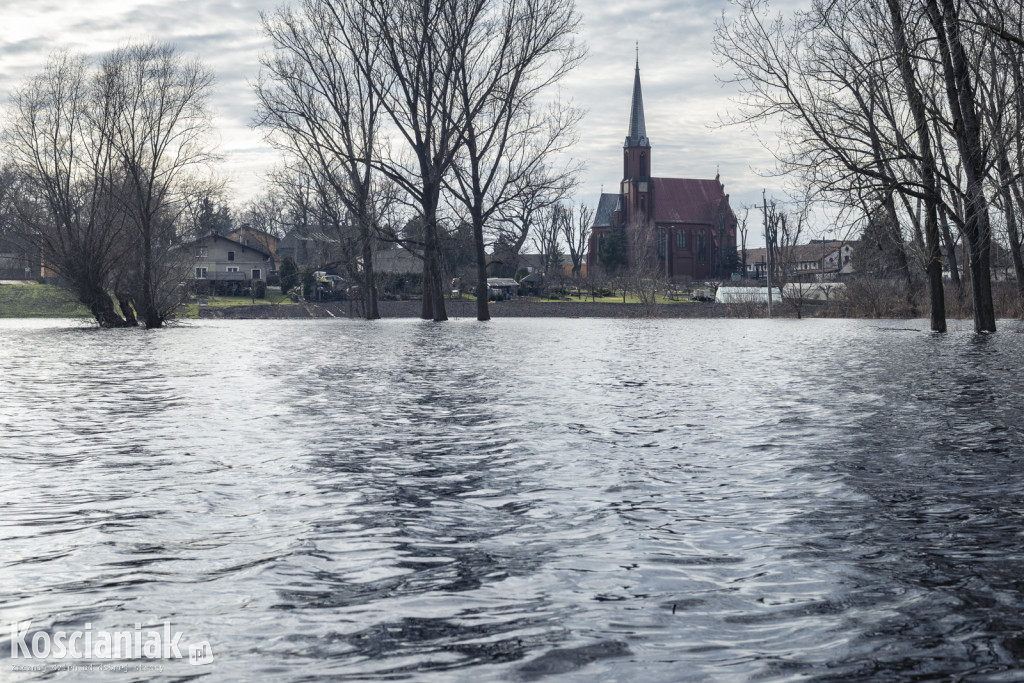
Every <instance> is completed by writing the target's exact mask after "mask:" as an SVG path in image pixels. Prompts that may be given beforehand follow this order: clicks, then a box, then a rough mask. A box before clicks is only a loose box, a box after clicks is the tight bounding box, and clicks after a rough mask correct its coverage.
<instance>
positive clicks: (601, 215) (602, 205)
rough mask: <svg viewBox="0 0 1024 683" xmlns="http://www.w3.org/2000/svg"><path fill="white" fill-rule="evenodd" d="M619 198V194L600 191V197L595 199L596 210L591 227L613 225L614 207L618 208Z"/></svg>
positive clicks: (620, 196)
mask: <svg viewBox="0 0 1024 683" xmlns="http://www.w3.org/2000/svg"><path fill="white" fill-rule="evenodd" d="M621 198H622V195H619V194H609V193H607V192H602V193H601V198H600V199H598V200H597V210H596V211H595V212H594V225H593V227H595V228H612V227H615V209H616V208H618V205H619V200H620V199H621Z"/></svg>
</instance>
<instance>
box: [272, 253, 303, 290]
mask: <svg viewBox="0 0 1024 683" xmlns="http://www.w3.org/2000/svg"><path fill="white" fill-rule="evenodd" d="M277 275H278V277H279V278H281V293H282V294H287V293H288V292H289V291H290V290H292V289H294V288H295V287H297V286H298V285H299V267H298V266H296V265H295V259H293V258H292V257H291V256H285V257H284V258H283V259H281V266H280V267H279V268H278V269H277Z"/></svg>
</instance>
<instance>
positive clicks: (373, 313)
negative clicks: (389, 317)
mask: <svg viewBox="0 0 1024 683" xmlns="http://www.w3.org/2000/svg"><path fill="white" fill-rule="evenodd" d="M363 301H364V305H363V315H364V316H365V317H366V319H367V320H378V319H380V310H379V309H378V307H377V280H376V278H375V277H374V271H373V244H372V242H371V240H370V234H369V231H368V230H363Z"/></svg>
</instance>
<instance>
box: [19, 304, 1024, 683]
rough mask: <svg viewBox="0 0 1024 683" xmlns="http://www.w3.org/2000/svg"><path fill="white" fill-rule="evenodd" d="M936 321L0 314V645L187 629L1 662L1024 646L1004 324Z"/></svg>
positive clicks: (481, 661)
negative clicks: (136, 323)
mask: <svg viewBox="0 0 1024 683" xmlns="http://www.w3.org/2000/svg"><path fill="white" fill-rule="evenodd" d="M959 325H960V328H961V329H959V330H955V331H952V332H951V333H949V334H948V335H945V336H936V335H932V334H930V333H928V332H927V331H926V330H927V323H926V322H925V321H897V322H879V321H864V320H859V321H850V320H804V321H796V320H597V319H592V320H564V319H499V320H494V321H492V322H490V323H487V324H478V323H476V322H474V321H452V322H449V323H445V324H433V323H425V322H420V321H416V320H391V321H379V322H373V323H367V322H361V321H347V320H298V321H289V320H280V321H231V320H223V321H197V322H193V323H190V324H187V325H184V326H181V327H177V328H173V329H167V330H161V331H154V332H145V331H143V330H114V331H98V330H94V329H90V328H88V327H85V326H82V325H79V324H78V323H76V322H75V321H52V320H51V321H46V320H41V321H40V320H37V321H28V320H0V467H2V472H3V475H2V477H0V567H2V568H0V653H2V656H3V657H5V658H6V657H9V656H10V653H11V651H12V648H13V649H14V650H16V651H17V650H19V649H20V643H21V642H25V643H27V644H28V645H29V646H31V644H32V642H33V636H34V635H35V634H43V635H41V636H39V640H40V642H42V641H43V640H46V641H47V642H48V643H49V642H51V641H52V640H53V638H54V637H55V634H56V633H58V632H61V631H63V632H65V633H72V632H75V631H81V632H85V631H89V632H91V633H99V632H101V631H104V632H119V631H126V630H129V631H131V630H137V629H138V628H141V629H142V631H143V633H145V632H147V631H148V630H149V629H151V628H152V629H157V628H159V629H163V628H164V624H170V628H171V629H172V632H180V633H182V637H181V640H180V643H179V647H180V649H181V653H182V657H181V658H174V657H172V658H144V659H134V660H130V661H123V660H122V661H117V662H111V661H110V660H85V659H82V660H74V662H72V660H70V659H68V658H64V659H57V658H55V657H54V656H53V653H51V655H50V656H49V657H48V658H46V659H26V658H25V657H24V656H21V657H19V658H18V659H16V660H15V659H11V660H9V661H5V662H2V663H0V680H35V679H40V680H41V679H45V680H80V679H81V680H117V681H129V680H172V679H174V680H178V679H180V678H181V677H184V676H205V677H207V678H208V680H239V681H242V680H275V681H310V680H320V679H322V680H346V679H349V680H404V679H408V680H417V681H421V680H422V681H463V680H475V681H490V680H540V679H548V678H549V677H551V680H554V679H558V680H579V681H593V680H619V681H640V680H642V681H689V680H693V681H699V680H710V679H714V680H737V681H744V680H759V681H763V680H791V679H797V678H799V679H801V680H806V679H810V680H823V681H827V680H835V681H838V680H851V679H852V680H856V679H867V678H876V679H879V680H907V679H915V678H916V679H955V678H963V679H966V680H978V681H1010V680H1021V679H1024V578H1022V576H1024V574H1022V571H1021V567H1022V566H1024V536H1022V534H1024V467H1022V461H1024V431H1022V427H1024V425H1022V418H1021V416H1022V415H1024V394H1022V392H1021V389H1020V387H1021V386H1022V381H1024V370H1022V363H1021V360H1022V359H1024V335H1022V334H1018V333H1016V332H1015V328H1019V327H1020V325H1019V324H1018V323H1015V322H1012V321H1007V322H1004V323H1003V324H1002V326H1001V330H1002V331H1000V332H999V333H998V334H995V335H990V336H984V337H982V336H975V335H974V334H973V333H971V332H970V321H963V322H961V323H959ZM28 621H31V626H30V627H27V629H26V630H24V631H22V632H18V629H14V631H13V632H12V629H11V627H10V624H12V623H15V624H24V623H25V622H28ZM136 624H139V625H141V626H140V627H137V626H136ZM19 628H21V627H20V626H19ZM44 636H45V637H44ZM199 643H209V648H208V649H207V650H201V652H202V653H203V654H204V655H205V654H206V653H212V661H205V663H204V662H203V661H200V662H197V663H195V664H193V663H191V662H190V658H189V651H188V647H187V646H188V645H189V644H199ZM90 661H91V662H92V664H95V665H97V666H98V665H100V664H103V663H104V662H106V663H107V664H112V665H113V664H116V665H119V666H124V667H125V670H124V671H122V672H119V673H118V675H117V676H116V677H115V676H113V675H112V673H111V672H110V671H100V670H92V671H90V670H84V669H79V670H75V669H73V668H71V667H68V666H67V665H68V664H69V663H77V664H81V665H82V666H85V665H87V664H88V663H89V662H90ZM26 665H28V666H29V668H31V665H37V666H40V665H41V666H48V667H50V670H48V671H40V670H38V669H37V670H20V669H16V668H15V667H21V666H26ZM141 665H146V666H158V667H159V669H152V670H142V669H138V670H136V669H133V667H135V666H141ZM54 667H57V668H56V670H55V671H54V670H53V669H54ZM61 667H63V668H61Z"/></svg>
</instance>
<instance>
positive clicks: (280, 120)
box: [256, 0, 381, 319]
mask: <svg viewBox="0 0 1024 683" xmlns="http://www.w3.org/2000/svg"><path fill="white" fill-rule="evenodd" d="M337 9H338V8H336V7H335V6H334V5H333V4H332V3H331V2H330V1H329V0H303V2H302V3H301V4H300V5H299V8H298V10H297V11H292V10H290V9H279V10H277V11H276V12H274V13H273V14H265V15H263V31H264V33H265V34H266V35H267V36H268V37H269V38H270V39H271V40H272V41H273V43H274V52H273V53H271V54H270V55H268V56H266V57H264V59H263V71H262V73H261V77H260V80H259V81H258V82H257V84H256V94H257V97H258V98H259V107H258V109H257V116H256V124H257V125H258V126H260V127H262V128H264V129H265V130H266V131H267V139H268V140H269V141H270V142H271V143H272V144H273V145H275V146H276V147H278V148H279V149H281V150H283V151H285V152H287V153H288V154H290V155H291V156H292V157H293V158H295V159H296V160H297V161H298V163H299V164H300V165H301V166H302V167H303V169H304V173H305V175H306V176H307V177H308V178H309V179H310V181H311V182H312V184H313V186H314V187H315V188H316V189H317V192H318V194H319V195H320V196H321V199H322V201H321V202H320V204H321V207H322V208H323V209H324V210H326V211H328V213H329V214H330V215H331V216H332V220H331V223H332V224H333V225H334V226H335V230H334V232H335V234H336V235H338V237H339V238H342V239H344V240H345V241H346V242H351V244H346V245H345V246H346V247H347V251H350V252H352V253H351V254H350V257H349V259H348V261H349V266H350V270H351V271H352V272H355V273H357V274H358V275H359V276H360V280H361V288H360V291H361V295H362V298H363V314H364V316H365V317H366V318H367V319H376V318H379V317H380V314H379V312H378V310H377V286H376V281H375V278H374V272H373V257H374V248H373V247H374V242H375V239H376V235H377V227H378V225H377V224H378V219H379V213H380V207H379V203H380V200H381V192H380V188H379V186H380V183H379V182H378V181H377V179H376V178H375V176H374V173H373V168H374V167H373V164H372V161H373V159H374V158H375V155H376V152H377V145H378V135H379V127H380V123H379V121H380V114H381V98H380V96H379V95H378V93H377V92H376V91H375V89H374V88H373V87H372V86H371V84H370V83H369V81H368V78H369V75H370V74H369V72H368V71H366V70H365V69H363V68H360V66H359V65H360V64H368V63H372V62H373V61H374V54H373V53H374V52H375V51H376V50H377V49H378V46H377V45H376V44H374V43H371V42H369V41H366V40H362V39H358V37H356V36H352V37H353V38H356V39H354V40H353V41H352V42H349V43H346V42H345V41H346V35H345V34H344V32H343V27H342V25H341V24H340V23H339V21H340V20H341V16H340V15H339V14H338V13H337ZM339 48H341V49H339ZM345 48H347V49H345ZM352 51H358V54H357V53H354V52H352ZM364 51H365V52H364ZM335 208H336V209H338V210H340V213H339V211H336V210H335ZM342 226H344V227H345V228H346V229H345V230H342ZM347 228H353V229H352V230H348V229H347ZM357 255H358V256H357ZM357 261H358V266H357Z"/></svg>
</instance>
